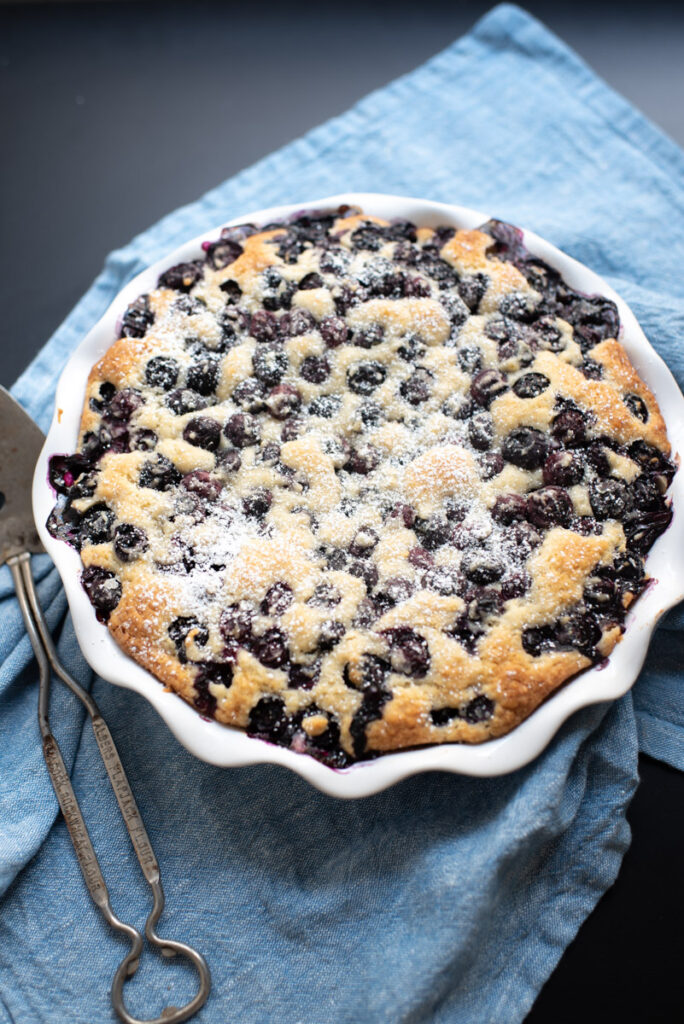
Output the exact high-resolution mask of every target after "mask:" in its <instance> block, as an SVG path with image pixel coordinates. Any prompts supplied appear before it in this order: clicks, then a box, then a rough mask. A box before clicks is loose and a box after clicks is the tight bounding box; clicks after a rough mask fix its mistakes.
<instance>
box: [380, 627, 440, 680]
mask: <svg viewBox="0 0 684 1024" xmlns="http://www.w3.org/2000/svg"><path fill="white" fill-rule="evenodd" d="M385 636H386V638H387V642H388V644H389V661H390V665H391V667H392V671H394V672H400V673H401V674H402V675H405V676H413V677H414V678H416V679H421V678H422V677H423V676H425V675H427V672H428V669H429V668H430V648H429V647H428V643H427V640H426V639H425V637H424V636H421V635H420V633H417V632H416V631H415V630H414V629H409V628H408V627H402V628H399V629H389V630H387V631H386V632H385Z"/></svg>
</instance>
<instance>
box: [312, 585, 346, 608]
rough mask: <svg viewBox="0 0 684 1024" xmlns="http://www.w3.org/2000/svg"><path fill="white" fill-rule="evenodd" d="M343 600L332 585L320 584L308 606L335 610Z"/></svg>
mask: <svg viewBox="0 0 684 1024" xmlns="http://www.w3.org/2000/svg"><path fill="white" fill-rule="evenodd" d="M341 600H342V595H341V594H340V592H339V590H338V589H337V587H334V586H333V585H332V583H319V584H317V586H316V588H315V590H314V592H313V594H312V595H311V597H310V598H309V600H308V601H307V604H310V605H312V606H313V607H314V608H334V607H335V605H337V604H339V603H340V601H341Z"/></svg>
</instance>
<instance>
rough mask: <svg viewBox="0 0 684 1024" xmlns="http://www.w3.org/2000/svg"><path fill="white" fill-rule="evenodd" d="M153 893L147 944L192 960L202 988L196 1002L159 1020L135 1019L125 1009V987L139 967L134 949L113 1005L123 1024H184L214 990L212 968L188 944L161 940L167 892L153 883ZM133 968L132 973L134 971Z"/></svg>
mask: <svg viewBox="0 0 684 1024" xmlns="http://www.w3.org/2000/svg"><path fill="white" fill-rule="evenodd" d="M152 889H153V892H154V906H153V907H152V911H151V913H150V916H149V917H148V919H147V922H146V924H145V935H146V937H147V940H148V942H150V943H151V944H152V945H153V946H156V947H157V949H158V950H159V952H160V953H161V955H162V956H163V957H167V958H171V957H176V956H184V957H185V959H186V960H189V961H190V963H191V964H192V966H193V967H194V968H195V970H196V971H197V974H198V976H199V988H198V990H197V994H196V995H195V997H194V999H192V1000H191V1001H190V1002H189V1003H186V1005H185V1006H167V1007H166V1008H165V1009H164V1010H162V1012H161V1014H160V1015H159V1016H158V1017H154V1018H152V1019H149V1020H141V1019H140V1018H138V1017H133V1016H131V1014H130V1013H129V1012H128V1010H127V1009H126V1005H125V1003H124V999H123V987H124V984H125V982H126V981H127V980H128V979H129V978H130V977H131V976H132V974H133V973H135V970H136V969H137V966H138V959H136V954H135V951H134V950H131V952H130V953H129V954H128V956H127V957H126V958H125V959H124V960H123V961H122V963H121V964H120V966H119V969H118V971H117V972H116V974H115V975H114V981H113V983H112V1006H113V1007H114V1010H115V1011H116V1013H117V1014H118V1016H119V1018H120V1019H121V1020H122V1021H123V1022H124V1024H181V1021H184V1020H189V1018H190V1017H192V1016H193V1014H195V1013H197V1011H198V1010H200V1009H201V1008H202V1007H203V1006H204V1004H205V1003H206V1001H207V999H208V997H209V992H210V991H211V973H210V971H209V965H208V964H207V962H206V960H205V959H204V957H203V956H202V954H201V953H198V952H197V950H196V949H193V948H192V946H188V945H187V943H185V942H176V941H175V940H173V939H162V938H161V937H160V936H159V935H157V932H156V930H155V928H156V924H157V921H158V920H159V917H160V915H161V912H162V910H163V909H164V893H163V890H162V887H161V883H160V882H155V883H153V884H152ZM131 968H132V970H131Z"/></svg>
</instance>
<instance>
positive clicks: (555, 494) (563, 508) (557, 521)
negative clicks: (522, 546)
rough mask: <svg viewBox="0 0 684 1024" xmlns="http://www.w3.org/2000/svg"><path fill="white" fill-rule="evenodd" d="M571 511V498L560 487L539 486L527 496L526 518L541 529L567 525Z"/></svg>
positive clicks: (572, 508)
mask: <svg viewBox="0 0 684 1024" xmlns="http://www.w3.org/2000/svg"><path fill="white" fill-rule="evenodd" d="M573 513H574V507H573V504H572V499H571V498H570V495H569V494H568V492H567V491H565V490H563V488H562V487H541V488H540V489H539V490H538V491H532V493H531V494H529V495H528V496H527V518H528V519H529V521H530V522H531V523H532V524H533V525H534V526H538V527H540V528H541V529H547V528H548V527H551V526H569V525H570V520H571V519H572V516H573Z"/></svg>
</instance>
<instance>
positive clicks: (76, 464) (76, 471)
mask: <svg viewBox="0 0 684 1024" xmlns="http://www.w3.org/2000/svg"><path fill="white" fill-rule="evenodd" d="M92 468H93V464H92V462H91V460H90V459H89V458H88V457H87V456H86V455H52V456H51V457H50V461H49V463H48V476H49V481H50V485H51V487H54V489H55V490H56V491H57V493H58V494H69V492H70V491H71V490H72V489H73V487H74V486H75V485H76V484H77V482H79V481H81V480H82V479H83V477H84V474H89V473H90V471H91V470H92ZM80 496H85V495H83V492H81V494H80Z"/></svg>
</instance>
